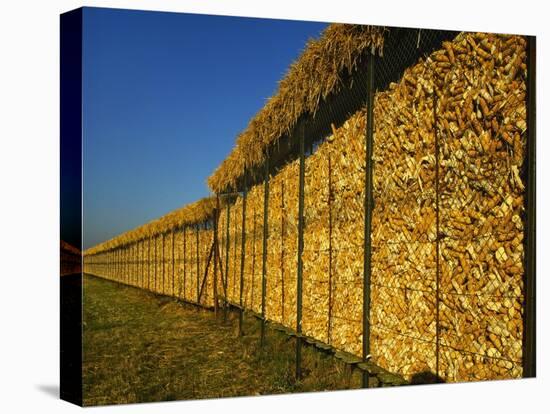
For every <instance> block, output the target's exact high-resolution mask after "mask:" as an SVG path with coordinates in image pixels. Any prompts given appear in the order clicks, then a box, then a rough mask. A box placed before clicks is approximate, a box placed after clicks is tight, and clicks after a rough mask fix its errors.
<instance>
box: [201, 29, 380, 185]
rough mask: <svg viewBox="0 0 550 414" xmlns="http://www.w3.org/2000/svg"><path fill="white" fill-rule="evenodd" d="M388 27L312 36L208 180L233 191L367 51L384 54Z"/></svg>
mask: <svg viewBox="0 0 550 414" xmlns="http://www.w3.org/2000/svg"><path fill="white" fill-rule="evenodd" d="M383 44H384V29H383V28H381V27H377V26H364V25H349V24H331V25H330V26H328V27H327V29H325V31H324V32H323V34H322V36H321V37H320V38H319V39H318V40H310V41H309V42H308V44H307V46H306V48H305V50H304V52H303V53H302V55H301V56H300V58H299V59H298V60H297V61H295V62H294V63H293V64H292V65H291V66H290V68H289V70H288V73H287V75H286V76H285V77H284V78H283V79H282V80H281V81H280V83H279V87H278V90H277V92H276V93H275V95H274V96H272V97H271V98H270V99H269V100H268V101H267V103H266V105H265V106H264V107H263V108H262V109H261V110H260V111H259V112H258V113H257V114H256V116H255V117H254V118H253V119H252V120H251V121H250V123H249V124H248V127H247V128H246V129H245V131H244V132H242V133H241V134H240V135H239V136H238V137H237V140H236V144H235V147H234V148H233V150H232V151H231V153H230V154H229V155H228V156H227V158H226V159H225V160H224V161H223V162H222V163H221V164H220V165H219V166H218V168H217V169H216V170H215V171H214V173H213V174H212V175H211V176H210V177H209V178H208V185H209V187H210V188H211V189H212V191H214V192H215V193H222V192H224V191H228V190H230V189H232V190H235V189H236V184H237V182H238V180H239V178H240V177H242V176H243V175H244V174H245V173H246V170H250V169H253V168H255V167H258V166H259V165H261V164H262V163H263V162H264V159H265V154H266V149H267V148H268V147H269V146H270V145H272V144H274V143H275V142H276V141H277V140H279V139H280V138H281V137H282V136H284V135H285V134H289V133H291V131H292V129H293V128H294V127H295V126H296V123H297V122H298V119H299V118H300V117H301V116H302V115H304V114H308V113H309V114H312V115H314V114H315V113H316V111H317V109H318V107H319V104H320V103H321V101H322V100H324V99H326V98H327V97H328V96H329V95H331V94H335V93H338V92H339V90H340V89H341V88H342V87H343V85H342V77H343V76H345V75H346V74H349V73H352V72H353V71H355V70H356V69H357V64H358V62H359V60H360V58H361V57H362V56H363V55H364V54H365V53H366V52H370V53H372V54H375V53H376V52H378V53H379V54H380V55H381V54H382V48H383Z"/></svg>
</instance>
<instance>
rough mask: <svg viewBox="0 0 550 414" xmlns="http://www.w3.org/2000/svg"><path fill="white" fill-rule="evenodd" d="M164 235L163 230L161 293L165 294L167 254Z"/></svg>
mask: <svg viewBox="0 0 550 414" xmlns="http://www.w3.org/2000/svg"><path fill="white" fill-rule="evenodd" d="M164 237H165V232H164V231H163V232H162V254H161V257H162V259H161V260H162V289H161V293H162V294H163V295H164V294H166V283H165V277H166V276H165V273H166V256H165V253H164V251H165V248H164Z"/></svg>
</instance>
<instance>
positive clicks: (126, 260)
mask: <svg viewBox="0 0 550 414" xmlns="http://www.w3.org/2000/svg"><path fill="white" fill-rule="evenodd" d="M124 269H125V270H124V273H125V275H124V283H125V284H126V285H128V284H130V260H129V255H128V245H124Z"/></svg>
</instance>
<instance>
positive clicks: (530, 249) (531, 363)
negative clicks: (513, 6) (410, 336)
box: [523, 36, 537, 378]
mask: <svg viewBox="0 0 550 414" xmlns="http://www.w3.org/2000/svg"><path fill="white" fill-rule="evenodd" d="M536 57H537V48H536V38H535V37H534V36H528V37H527V160H526V161H527V162H526V163H525V164H526V168H527V172H526V178H527V200H526V202H527V205H526V212H527V217H526V226H525V244H526V245H525V281H524V285H525V287H524V289H525V293H524V298H525V299H524V301H525V303H524V304H523V306H524V312H525V317H524V329H523V332H524V334H523V377H524V378H530V377H536V375H537V358H536V348H537V341H536V279H535V275H536V226H535V225H536V193H535V189H536V175H535V174H536V138H537V134H536V131H537V129H536V128H537V124H536V117H537V100H536Z"/></svg>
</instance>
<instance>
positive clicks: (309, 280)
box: [302, 144, 330, 342]
mask: <svg viewBox="0 0 550 414" xmlns="http://www.w3.org/2000/svg"><path fill="white" fill-rule="evenodd" d="M328 146H329V144H325V145H323V144H321V146H320V147H319V148H318V149H317V150H316V151H315V153H314V154H311V155H309V156H308V157H307V158H306V160H305V183H304V251H303V255H302V257H303V266H304V267H303V282H302V283H303V285H302V286H303V304H302V307H303V311H302V332H303V333H304V334H306V335H308V336H312V337H315V338H318V339H321V340H323V341H325V342H328V332H327V327H328V314H329V304H328V301H329V277H330V272H329V266H330V252H329V244H330V242H329V220H330V214H329V186H328V182H329V180H328V175H329V168H328V158H327V159H325V155H326V154H325V153H326V152H328Z"/></svg>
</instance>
